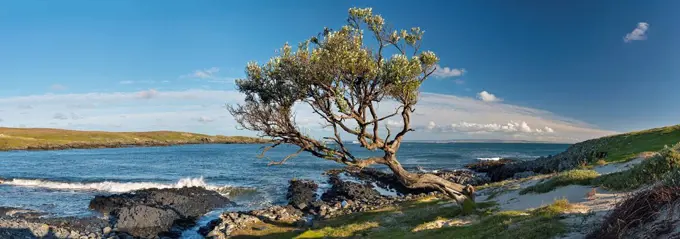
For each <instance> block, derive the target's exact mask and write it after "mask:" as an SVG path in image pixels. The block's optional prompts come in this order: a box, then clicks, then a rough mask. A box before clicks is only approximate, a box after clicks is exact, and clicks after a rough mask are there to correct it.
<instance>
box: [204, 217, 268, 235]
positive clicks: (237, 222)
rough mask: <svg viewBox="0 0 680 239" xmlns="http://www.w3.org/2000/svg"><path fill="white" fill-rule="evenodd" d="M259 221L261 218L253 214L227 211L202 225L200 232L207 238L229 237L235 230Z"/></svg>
mask: <svg viewBox="0 0 680 239" xmlns="http://www.w3.org/2000/svg"><path fill="white" fill-rule="evenodd" d="M258 222H261V221H260V219H258V218H257V217H255V216H252V215H248V214H245V213H238V212H227V213H223V214H222V215H220V218H219V219H215V220H213V221H211V222H209V223H208V225H206V226H204V227H201V228H200V229H199V230H198V232H199V233H200V234H201V235H203V236H205V237H206V238H227V237H228V236H229V235H230V234H231V233H232V232H233V231H234V230H237V229H244V228H247V227H249V226H250V225H253V224H255V223H258Z"/></svg>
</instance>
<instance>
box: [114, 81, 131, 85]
mask: <svg viewBox="0 0 680 239" xmlns="http://www.w3.org/2000/svg"><path fill="white" fill-rule="evenodd" d="M134 83H135V82H134V81H131V80H124V81H119V82H118V84H121V85H130V84H134Z"/></svg>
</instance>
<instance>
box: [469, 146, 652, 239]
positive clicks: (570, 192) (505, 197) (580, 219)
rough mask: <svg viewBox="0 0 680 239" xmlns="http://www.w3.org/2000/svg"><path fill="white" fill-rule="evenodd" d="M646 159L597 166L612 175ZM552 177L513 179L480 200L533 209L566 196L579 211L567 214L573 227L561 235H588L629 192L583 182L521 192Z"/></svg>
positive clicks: (501, 206) (502, 206) (485, 192)
mask: <svg viewBox="0 0 680 239" xmlns="http://www.w3.org/2000/svg"><path fill="white" fill-rule="evenodd" d="M642 160H643V159H642V158H637V159H635V160H631V161H629V162H626V163H618V164H608V165H604V166H598V167H595V168H593V170H595V171H597V172H598V173H600V174H610V173H614V172H619V171H623V170H627V169H630V167H632V166H634V165H636V164H639V163H640V162H642ZM549 178H550V176H544V175H543V176H536V177H532V178H531V179H529V180H525V181H523V182H518V181H515V182H510V183H508V184H507V185H505V186H504V187H503V188H505V189H504V190H505V191H504V192H502V193H500V194H499V193H495V194H496V195H495V196H494V197H493V198H491V199H489V196H490V195H492V194H494V193H492V192H493V191H494V190H498V189H485V190H481V191H480V192H479V193H480V196H478V197H477V198H478V200H479V201H486V200H494V201H496V202H498V204H499V209H500V210H503V211H504V210H529V209H534V208H539V207H541V206H545V205H548V204H551V203H552V202H553V201H555V200H556V199H562V198H566V199H567V200H569V202H570V203H572V204H574V205H575V210H574V211H573V212H571V213H569V214H567V215H566V216H565V218H564V219H563V221H564V222H565V223H566V224H567V226H568V227H569V231H570V233H568V234H566V235H563V236H562V237H560V238H584V237H585V236H586V234H587V233H588V232H589V231H590V230H591V229H592V227H593V226H594V225H597V223H598V222H599V221H600V220H601V219H602V218H603V217H604V216H605V215H606V214H607V213H608V212H609V210H611V209H612V208H614V207H615V206H616V203H617V202H619V201H621V200H622V199H624V198H625V197H626V196H627V195H629V192H609V191H607V190H604V189H601V188H597V187H591V186H581V185H569V186H565V187H559V188H556V189H555V190H553V191H550V192H547V193H540V194H535V193H527V194H524V195H520V194H519V192H520V191H521V189H524V188H527V187H529V186H532V185H535V184H537V183H540V182H542V181H543V180H548V179H549ZM593 188H595V191H596V194H595V195H594V196H592V197H590V198H588V196H587V194H588V193H589V192H591V191H592V190H593Z"/></svg>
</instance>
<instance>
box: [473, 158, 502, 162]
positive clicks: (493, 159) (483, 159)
mask: <svg viewBox="0 0 680 239" xmlns="http://www.w3.org/2000/svg"><path fill="white" fill-rule="evenodd" d="M477 160H479V161H498V160H501V158H500V157H495V158H477Z"/></svg>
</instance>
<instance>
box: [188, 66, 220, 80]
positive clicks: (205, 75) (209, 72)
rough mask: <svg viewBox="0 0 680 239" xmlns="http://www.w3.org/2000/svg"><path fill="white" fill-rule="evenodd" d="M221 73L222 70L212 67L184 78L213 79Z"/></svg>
mask: <svg viewBox="0 0 680 239" xmlns="http://www.w3.org/2000/svg"><path fill="white" fill-rule="evenodd" d="M219 71H220V68H217V67H211V68H208V69H202V70H195V71H194V72H192V73H191V74H187V75H184V76H182V77H183V78H199V79H213V78H215V74H216V73H217V72H219Z"/></svg>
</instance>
